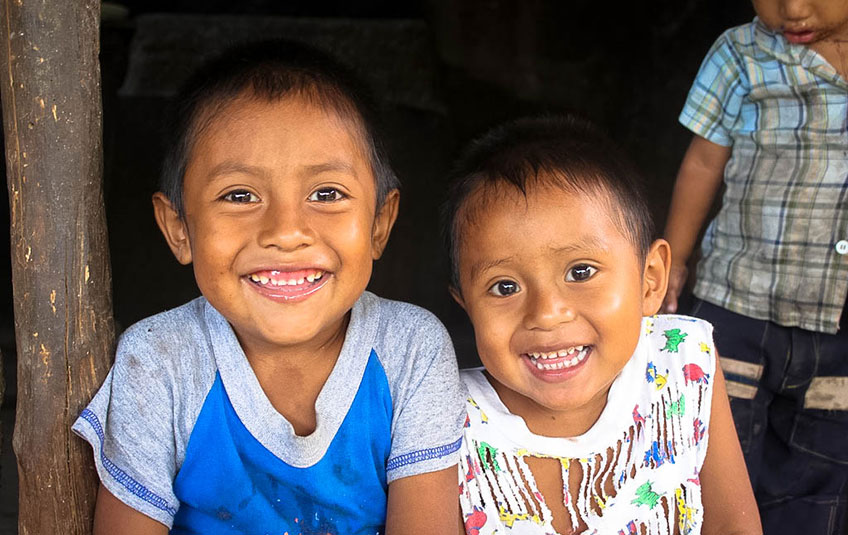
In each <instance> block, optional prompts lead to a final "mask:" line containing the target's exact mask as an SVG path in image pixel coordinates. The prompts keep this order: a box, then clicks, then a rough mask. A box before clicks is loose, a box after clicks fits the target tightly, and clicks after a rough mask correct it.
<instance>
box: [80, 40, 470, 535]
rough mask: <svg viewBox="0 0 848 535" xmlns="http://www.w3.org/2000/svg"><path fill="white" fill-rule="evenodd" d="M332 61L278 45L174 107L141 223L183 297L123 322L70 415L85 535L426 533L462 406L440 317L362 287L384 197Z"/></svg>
mask: <svg viewBox="0 0 848 535" xmlns="http://www.w3.org/2000/svg"><path fill="white" fill-rule="evenodd" d="M354 87H355V86H353V85H352V82H350V81H349V80H348V79H347V78H346V75H345V74H344V71H343V70H341V68H340V67H338V66H335V65H333V64H332V63H331V62H330V61H329V60H328V59H326V58H324V57H322V56H320V55H318V54H317V53H315V52H312V51H309V50H306V49H302V48H300V47H295V46H293V45H288V44H283V43H265V44H260V45H254V46H252V47H248V48H243V49H239V50H236V51H233V52H231V53H229V54H228V55H225V56H224V57H223V58H220V59H219V60H217V61H216V62H213V63H212V64H210V65H209V66H208V67H206V68H205V69H204V70H203V71H201V72H200V73H199V74H198V75H196V76H195V77H194V78H193V79H192V81H190V82H189V84H188V86H187V88H186V90H185V91H184V93H183V94H182V96H181V98H180V101H179V102H180V104H179V106H178V108H177V121H176V127H175V131H174V136H175V141H174V142H173V143H172V144H171V145H170V147H169V155H168V158H167V160H166V166H165V172H164V173H163V176H164V179H163V188H162V189H163V191H162V192H159V193H157V194H155V195H154V197H153V204H154V211H155V216H156V221H157V223H158V224H159V227H160V229H161V230H162V233H163V234H164V236H165V238H166V241H167V243H168V245H169V246H170V248H171V250H172V251H173V253H174V255H175V256H176V258H177V260H178V261H179V262H180V263H182V264H191V265H192V266H193V269H194V274H195V279H196V281H197V285H198V287H199V289H200V291H201V293H202V297H200V298H198V299H196V300H194V301H191V302H189V303H187V304H186V305H183V306H181V307H179V308H176V309H174V310H171V311H168V312H165V313H162V314H159V315H156V316H153V317H151V318H148V319H146V320H143V321H141V322H139V323H138V324H136V325H135V326H133V327H131V328H130V329H129V330H128V331H127V332H126V333H125V334H124V335H123V337H122V338H121V341H120V343H119V347H118V351H117V356H116V360H115V365H114V367H113V369H112V371H111V372H110V375H109V377H108V378H107V379H106V382H105V384H104V385H103V387H102V388H101V390H100V391H99V392H98V394H97V395H96V396H95V398H94V399H93V400H92V402H91V404H90V405H89V407H88V408H87V409H86V410H85V411H84V412H83V414H82V415H81V416H80V418H79V420H78V421H77V422H76V423H75V425H74V430H75V431H76V432H77V433H79V434H80V435H81V436H83V437H84V438H85V439H86V440H88V441H89V442H90V443H91V444H92V446H93V448H94V451H95V461H96V465H97V469H98V473H99V475H100V479H101V488H100V493H99V495H98V502H97V509H96V515H95V533H114V532H116V531H118V530H120V532H122V533H165V532H167V531H168V530H169V529H170V530H171V532H172V533H204V534H208V533H285V532H288V533H322V534H323V533H331V534H339V535H341V534H356V533H362V534H365V533H368V534H373V533H382V532H385V533H433V532H440V531H441V530H442V528H446V529H447V526H450V528H452V527H453V526H454V525H455V524H454V522H455V520H454V519H455V514H456V512H457V511H458V509H457V504H456V499H455V497H454V499H453V500H451V499H450V498H451V497H452V496H455V495H453V493H452V492H451V490H452V489H453V488H455V486H454V485H455V475H454V474H455V468H453V467H454V466H455V464H456V458H455V452H456V451H457V450H458V448H459V440H458V439H459V435H460V425H461V421H462V420H461V418H462V404H461V398H460V397H459V387H458V379H457V373H456V365H455V359H454V355H453V350H452V346H451V343H450V340H449V338H448V336H447V334H446V332H445V330H444V328H443V327H442V326H441V324H440V323H439V322H438V320H436V319H435V318H434V317H433V316H432V315H430V314H429V313H427V312H425V311H423V310H421V309H419V308H417V307H414V306H412V305H408V304H403V303H398V302H392V301H387V300H383V299H380V298H378V297H376V296H374V295H372V294H370V293H367V292H365V287H366V285H367V284H368V281H369V278H370V275H371V267H372V262H373V261H374V260H376V259H377V258H379V257H380V255H381V254H382V252H383V249H384V247H385V245H386V243H387V241H388V238H389V233H390V231H391V228H392V225H393V223H394V221H395V217H396V215H397V208H398V191H397V188H396V179H395V178H394V176H393V174H392V173H391V170H390V169H389V167H388V166H387V164H386V163H385V157H384V156H383V155H382V153H381V151H380V149H379V145H378V144H377V142H376V140H375V137H374V133H373V130H372V127H371V126H370V123H369V121H368V109H367V107H366V106H365V105H364V104H363V103H362V101H361V100H359V97H358V96H357V93H356V92H355V90H354Z"/></svg>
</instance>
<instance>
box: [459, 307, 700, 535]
mask: <svg viewBox="0 0 848 535" xmlns="http://www.w3.org/2000/svg"><path fill="white" fill-rule="evenodd" d="M715 362H716V359H715V348H714V345H713V340H712V327H711V326H710V325H709V324H708V323H706V322H704V321H702V320H698V319H695V318H690V317H686V316H674V315H665V316H654V317H651V318H645V319H644V320H643V322H642V334H641V337H640V340H639V344H638V346H637V348H636V351H635V352H634V354H633V356H632V357H631V358H630V360H629V361H628V363H627V364H626V365H625V367H624V369H622V371H621V373H620V374H619V375H618V377H617V378H616V379H615V381H614V382H613V384H612V386H611V388H610V391H609V395H608V398H607V405H606V407H605V408H604V410H603V412H602V413H601V416H600V417H599V418H598V421H597V422H595V424H594V425H593V426H592V427H591V428H590V429H589V430H588V431H587V432H586V433H584V434H583V435H581V436H578V437H573V438H556V437H544V436H540V435H536V434H534V433H532V432H531V431H530V430H529V429H528V428H527V425H526V424H525V422H524V420H523V419H522V418H521V417H520V416H517V415H515V414H512V413H510V412H509V410H508V409H507V408H506V406H504V404H503V403H502V402H501V400H500V398H499V397H498V395H497V393H496V392H495V390H494V389H493V388H492V386H491V385H490V384H489V382H488V380H487V379H486V377H485V376H484V375H483V372H482V369H476V370H465V371H463V372H462V378H463V381H464V382H465V384H466V386H467V388H468V394H469V396H468V401H467V404H466V407H467V410H468V418H467V420H466V423H465V433H464V440H463V446H462V452H461V453H462V457H461V462H460V473H459V495H460V503H461V506H462V514H463V519H464V522H465V530H466V533H467V534H468V535H493V534H496V533H497V534H499V535H552V534H556V533H557V532H556V531H555V530H554V528H553V526H552V523H551V519H552V515H551V511H550V508H549V507H548V506H547V504H546V502H545V497H544V496H542V495H541V493H540V492H539V490H538V488H537V485H536V482H535V480H534V478H533V474H532V472H531V470H530V469H529V467H528V465H527V462H526V459H527V458H530V457H536V458H548V459H550V458H553V459H557V460H559V461H560V462H559V466H560V468H561V470H562V478H563V479H562V480H563V481H569V470H570V469H571V470H574V469H579V473H580V474H581V480H580V481H581V482H580V485H579V488H577V489H575V488H572V489H570V491H569V492H565V493H564V494H563V495H564V504H563V505H564V506H565V510H566V511H568V514H569V516H570V519H571V525H572V526H578V525H581V524H585V525H586V526H588V527H587V529H585V530H584V531H582V533H585V534H603V535H607V534H611V535H632V534H638V535H655V534H674V533H680V534H683V535H692V534H698V533H700V532H701V524H702V520H703V505H702V503H701V487H700V480H699V473H700V470H701V466H702V465H703V462H704V458H705V456H706V452H707V430H708V428H709V423H710V402H711V400H712V377H713V374H714V370H715ZM557 499H559V498H557Z"/></svg>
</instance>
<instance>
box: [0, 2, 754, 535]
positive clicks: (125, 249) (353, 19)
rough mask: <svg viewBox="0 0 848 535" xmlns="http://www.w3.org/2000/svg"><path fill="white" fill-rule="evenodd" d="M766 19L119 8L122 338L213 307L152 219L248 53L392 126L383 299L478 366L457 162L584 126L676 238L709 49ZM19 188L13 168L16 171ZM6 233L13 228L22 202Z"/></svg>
mask: <svg viewBox="0 0 848 535" xmlns="http://www.w3.org/2000/svg"><path fill="white" fill-rule="evenodd" d="M752 17H753V10H752V8H751V6H750V4H749V3H748V2H745V1H742V0H654V1H652V2H621V3H618V2H616V3H610V2H599V1H597V0H457V1H451V0H407V1H405V2H398V1H396V0H395V1H390V0H357V1H353V2H352V1H350V0H347V1H344V0H332V1H318V2H316V1H305V0H299V1H280V0H239V1H238V2H233V1H232V0H203V1H200V0H167V1H166V0H132V1H130V0H126V1H120V2H104V3H103V20H102V28H101V76H102V90H103V124H104V152H105V160H104V162H105V177H104V188H105V198H106V212H107V219H108V229H109V240H110V247H111V260H112V275H113V300H114V307H115V317H116V320H117V325H118V330H119V332H120V331H121V330H123V329H125V328H126V327H128V326H129V325H131V324H132V323H134V322H135V321H138V320H139V319H141V318H144V317H146V316H149V315H151V314H155V313H157V312H160V311H162V310H164V309H167V308H171V307H174V306H177V305H180V304H182V303H184V302H185V301H187V300H189V299H191V298H193V297H195V296H196V295H198V294H199V292H198V291H197V288H196V286H195V284H194V279H193V275H192V272H191V269H190V268H188V267H183V266H180V265H179V264H177V262H176V261H174V259H173V257H172V255H171V253H170V251H169V250H168V249H167V247H166V245H165V242H164V240H163V239H162V237H161V236H160V234H159V231H158V229H157V228H156V225H155V223H154V221H153V215H152V210H151V204H150V197H151V194H152V193H153V192H154V191H155V190H156V184H157V180H158V173H159V167H160V162H161V154H162V151H163V147H162V141H161V140H162V132H163V128H164V121H163V119H164V117H163V110H164V109H165V107H166V105H167V103H168V102H169V99H171V98H172V97H173V95H174V93H175V91H176V90H177V88H178V87H179V85H180V83H182V81H183V80H184V79H185V77H186V75H187V74H188V73H189V72H190V71H191V70H192V69H193V68H194V67H195V66H197V64H198V63H199V62H200V61H203V60H204V59H206V58H208V57H209V56H211V55H214V54H216V53H217V52H219V51H220V50H222V49H223V48H225V47H226V46H228V45H230V44H234V43H237V42H242V41H245V40H253V39H264V38H280V37H282V38H288V39H291V40H295V41H301V42H305V43H308V44H311V45H313V46H315V47H318V48H321V49H324V50H326V51H328V52H330V53H332V54H334V55H335V56H336V57H338V58H339V59H340V60H342V61H343V62H345V63H347V64H348V65H349V66H350V67H352V68H353V69H354V70H355V71H357V72H358V73H359V75H360V76H361V77H362V78H363V79H364V80H365V81H366V82H367V83H368V84H369V85H370V86H371V87H372V88H373V90H374V93H375V94H376V96H377V98H378V100H380V101H381V102H382V103H383V104H384V106H385V109H386V125H385V126H386V131H387V142H388V149H389V153H390V156H391V159H392V163H393V165H394V168H395V170H396V172H397V174H398V176H399V177H400V178H401V181H402V184H403V186H402V190H401V212H400V217H399V220H398V223H397V225H396V226H395V230H394V231H393V233H392V237H391V240H390V242H389V247H388V250H387V252H386V254H385V256H384V257H383V259H381V260H380V261H379V262H378V263H377V265H376V267H375V273H374V277H373V280H372V283H371V286H370V289H371V290H372V291H374V292H375V293H378V294H379V295H382V296H384V297H389V298H392V299H400V300H404V301H409V302H412V303H415V304H418V305H420V306H423V307H425V308H428V309H429V310H431V311H433V312H434V313H435V314H436V315H437V316H438V317H439V318H440V319H441V320H442V321H443V322H444V323H445V324H446V325H447V326H448V329H449V330H450V331H451V334H452V335H453V337H454V341H455V344H456V347H457V354H458V356H459V360H460V365H461V366H463V367H466V366H474V365H476V364H477V357H476V354H475V352H474V344H473V333H472V331H471V328H470V325H469V324H468V322H467V320H466V319H465V317H464V313H463V312H462V310H461V309H460V308H459V307H458V306H456V305H455V304H454V303H453V302H452V301H451V299H450V297H449V295H448V292H447V279H448V275H447V262H446V258H445V255H444V252H443V249H442V246H441V238H440V230H439V219H438V209H439V205H440V204H441V202H442V200H443V198H444V190H445V174H446V172H447V170H448V169H449V168H450V164H451V160H452V159H453V158H454V157H455V155H456V154H457V151H458V150H459V149H460V148H461V147H462V146H463V145H464V144H465V143H466V142H467V141H469V140H470V139H471V138H472V137H474V136H475V135H477V134H480V133H482V132H483V131H484V130H486V129H487V128H488V127H490V126H493V125H495V124H497V123H499V122H502V121H504V120H507V119H511V118H516V117H519V116H522V115H528V114H539V113H555V112H559V111H567V110H568V111H576V112H578V113H580V114H582V115H584V116H586V117H588V118H589V119H591V120H593V121H595V122H596V123H598V124H600V125H601V126H602V127H603V128H605V129H606V130H607V131H608V132H609V133H610V135H611V136H612V137H613V138H614V139H615V140H617V141H618V142H619V143H620V144H621V145H622V146H623V147H624V149H625V150H626V151H627V152H628V153H629V154H630V156H631V157H632V158H633V159H634V160H635V161H636V163H637V165H638V166H639V167H640V169H641V170H642V172H643V174H644V175H645V176H646V178H647V181H648V184H649V194H650V202H651V209H652V211H653V213H654V218H655V220H656V222H657V226H658V228H659V229H661V228H662V226H663V224H664V222H665V212H666V210H667V207H668V203H669V200H670V195H671V188H672V186H673V181H674V176H675V174H676V171H677V166H678V165H679V162H680V159H681V157H682V155H683V152H684V150H685V148H686V146H687V144H688V142H689V139H690V135H689V133H688V132H687V131H686V130H685V129H684V128H683V127H681V126H680V125H679V124H678V123H677V115H678V113H679V112H680V109H681V107H682V105H683V102H684V99H685V97H686V94H687V92H688V90H689V86H690V84H691V82H692V80H693V78H694V75H695V73H696V71H697V70H698V67H699V65H700V62H701V60H702V59H703V56H704V54H705V53H706V51H707V49H708V48H709V46H710V45H711V44H712V42H713V41H714V40H715V39H716V38H717V37H718V35H719V34H720V33H721V32H722V31H723V30H725V29H727V28H729V27H731V26H735V25H738V24H742V23H745V22H747V21H749V20H751V18H752ZM4 171H5V169H4ZM0 195H2V196H3V199H2V202H0V217H2V218H3V219H4V220H8V219H9V213H8V210H9V203H8V198H7V197H6V196H7V189H6V188H2V193H0ZM9 251H10V244H9V233H8V232H0V351H2V353H3V356H4V362H3V370H4V372H5V373H4V375H5V379H6V394H5V400H4V401H3V405H2V414H0V420H2V426H3V433H2V435H3V444H2V452H0V456H2V457H1V458H0V461H2V462H0V535H3V534H6V533H15V532H16V514H17V488H16V469H15V464H14V457H13V455H12V452H11V447H10V440H11V426H12V424H13V418H14V406H15V371H14V370H15V339H14V320H13V315H12V284H11V265H10V254H9Z"/></svg>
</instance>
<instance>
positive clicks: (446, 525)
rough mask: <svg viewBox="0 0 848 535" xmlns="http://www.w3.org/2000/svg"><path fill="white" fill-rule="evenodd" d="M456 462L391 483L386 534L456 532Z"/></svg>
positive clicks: (457, 499) (457, 515)
mask: <svg viewBox="0 0 848 535" xmlns="http://www.w3.org/2000/svg"><path fill="white" fill-rule="evenodd" d="M456 470H457V468H456V465H454V466H452V467H450V468H445V469H444V470H439V471H438V472H430V473H428V474H421V475H417V476H410V477H404V478H401V479H397V480H395V481H393V482H392V483H391V484H390V485H389V500H388V505H387V511H386V535H398V534H402V535H408V534H417V533H421V534H424V533H433V534H436V533H438V534H441V533H455V532H456V519H457V518H459V498H458V495H457V486H456Z"/></svg>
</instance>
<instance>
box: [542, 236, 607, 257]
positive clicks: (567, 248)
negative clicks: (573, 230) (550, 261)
mask: <svg viewBox="0 0 848 535" xmlns="http://www.w3.org/2000/svg"><path fill="white" fill-rule="evenodd" d="M550 249H551V252H552V253H555V254H563V253H566V254H567V253H576V252H581V251H606V250H608V249H609V247H607V245H606V243H604V242H603V241H602V240H601V239H599V238H598V237H597V236H592V235H584V236H581V237H580V239H578V240H576V241H575V242H573V243H569V244H568V245H563V246H562V247H551V248H550Z"/></svg>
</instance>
